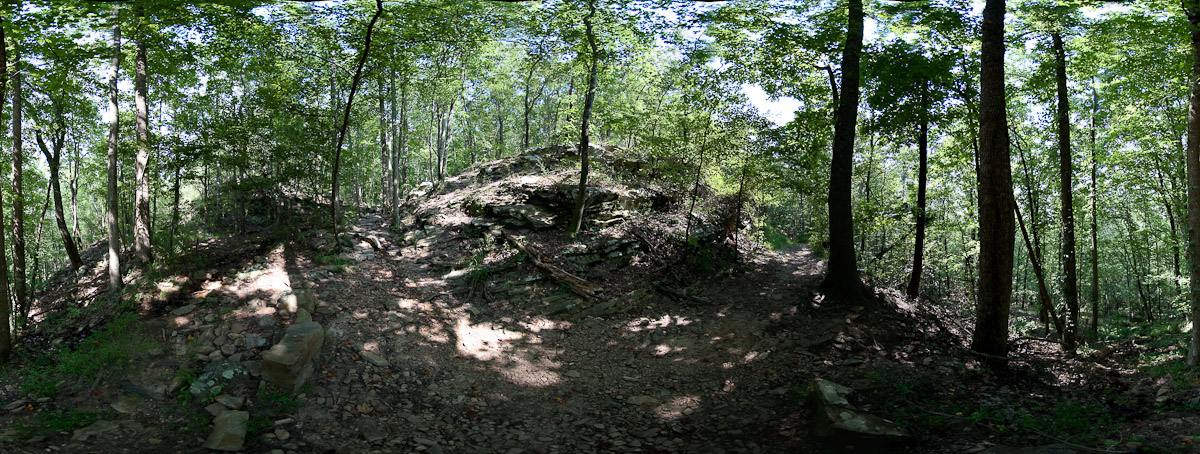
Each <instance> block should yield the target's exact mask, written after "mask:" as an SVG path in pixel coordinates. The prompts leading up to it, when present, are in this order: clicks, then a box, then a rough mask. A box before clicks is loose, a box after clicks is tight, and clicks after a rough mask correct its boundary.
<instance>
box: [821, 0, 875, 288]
mask: <svg viewBox="0 0 1200 454" xmlns="http://www.w3.org/2000/svg"><path fill="white" fill-rule="evenodd" d="M849 8H850V14H849V16H848V25H847V28H846V30H847V32H846V45H845V47H844V48H843V50H842V86H841V93H840V94H839V96H838V109H837V117H836V122H835V124H834V127H833V155H832V161H831V162H830V165H829V169H830V170H829V202H828V203H829V264H828V265H827V269H826V271H825V278H824V279H823V280H822V281H821V286H820V289H821V291H822V292H824V293H825V295H826V298H828V299H831V300H845V301H856V300H860V299H863V298H865V297H866V296H867V295H866V288H865V287H864V286H863V283H862V280H861V279H859V276H858V258H857V256H856V255H855V252H854V217H853V210H852V209H851V176H852V174H853V171H854V134H855V131H856V129H857V128H858V95H859V63H860V58H861V57H860V55H861V53H862V45H863V5H862V0H850V1H849Z"/></svg>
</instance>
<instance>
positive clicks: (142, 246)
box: [133, 4, 154, 267]
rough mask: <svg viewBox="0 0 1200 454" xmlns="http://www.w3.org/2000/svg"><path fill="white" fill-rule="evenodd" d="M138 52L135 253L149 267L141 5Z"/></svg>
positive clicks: (147, 127)
mask: <svg viewBox="0 0 1200 454" xmlns="http://www.w3.org/2000/svg"><path fill="white" fill-rule="evenodd" d="M135 8H136V9H135V11H136V12H137V26H138V36H137V53H136V56H135V57H134V58H135V59H136V60H137V61H136V62H135V63H134V76H133V92H134V103H135V108H136V109H137V113H136V115H135V116H136V117H137V120H136V121H137V126H136V128H137V142H138V143H137V146H138V148H137V160H136V162H135V163H134V168H133V172H134V181H135V183H134V184H135V185H136V186H137V194H136V196H135V200H134V205H133V211H134V216H133V253H134V259H135V260H136V261H137V264H138V266H140V267H146V266H149V265H150V262H152V261H153V260H154V254H153V251H151V249H150V180H149V179H148V178H147V172H146V170H147V166H149V164H150V105H149V103H148V102H147V98H148V95H149V88H148V87H147V84H146V29H145V27H146V18H145V10H144V8H143V7H142V6H141V5H140V4H138V5H137V6H136V7H135Z"/></svg>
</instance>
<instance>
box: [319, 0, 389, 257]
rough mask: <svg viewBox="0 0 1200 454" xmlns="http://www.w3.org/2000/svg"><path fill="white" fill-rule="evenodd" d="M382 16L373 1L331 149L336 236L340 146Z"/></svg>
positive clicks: (379, 2) (380, 5)
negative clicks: (369, 19)
mask: <svg viewBox="0 0 1200 454" xmlns="http://www.w3.org/2000/svg"><path fill="white" fill-rule="evenodd" d="M382 14H383V0H375V15H373V16H371V22H370V23H369V24H367V34H366V37H365V38H364V39H363V51H362V54H361V55H359V57H358V66H357V67H356V68H355V69H354V79H352V80H351V82H350V95H349V96H348V97H347V99H346V111H345V113H344V114H343V115H342V125H341V128H339V131H338V139H337V146H335V147H334V149H333V184H332V187H333V188H332V190H331V194H330V197H329V198H330V202H331V203H330V214H331V215H332V216H333V233H334V236H337V235H338V171H339V170H340V168H341V162H342V144H344V143H345V142H346V126H348V125H349V124H350V108H351V107H352V106H353V104H354V94H355V93H356V92H357V91H358V83H359V81H360V80H362V69H363V64H365V63H366V62H367V55H369V54H370V53H371V33H373V32H374V31H375V23H376V22H378V21H379V16H380V15H382Z"/></svg>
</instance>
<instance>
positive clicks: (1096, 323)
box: [1089, 85, 1179, 338]
mask: <svg viewBox="0 0 1200 454" xmlns="http://www.w3.org/2000/svg"><path fill="white" fill-rule="evenodd" d="M1097 104H1098V101H1097V99H1096V88H1095V86H1094V85H1093V87H1092V130H1091V131H1090V132H1091V139H1092V143H1091V146H1092V147H1091V148H1092V150H1091V151H1092V178H1091V180H1092V181H1091V183H1092V289H1091V294H1090V298H1089V299H1090V300H1091V303H1092V326H1091V327H1090V328H1091V331H1092V337H1093V338H1094V337H1097V336H1098V335H1099V334H1100V249H1099V248H1098V247H1097V229H1096V214H1097V212H1096V199H1097V198H1099V194H1098V193H1097V191H1098V190H1099V189H1098V187H1097V186H1096V168H1097V167H1098V164H1097V163H1096V110H1097V107H1098V106H1097ZM1175 244H1176V247H1179V246H1178V245H1179V243H1178V242H1176V243H1175ZM1175 255H1176V256H1177V257H1178V255H1179V254H1175ZM1176 274H1179V273H1178V272H1176Z"/></svg>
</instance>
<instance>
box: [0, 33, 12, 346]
mask: <svg viewBox="0 0 1200 454" xmlns="http://www.w3.org/2000/svg"><path fill="white" fill-rule="evenodd" d="M6 17H7V11H5V14H0V110H3V108H4V102H3V100H4V94H5V93H7V91H5V90H6V89H7V85H8V48H7V45H6V44H5V40H4V29H5V26H6V25H7V24H6V22H8V21H7V20H5V18H6ZM2 117H3V116H2V115H0V118H2ZM3 206H4V191H0V208H3ZM3 225H4V210H3V209H0V226H3ZM6 250H8V249H7V248H5V247H4V229H3V228H0V364H3V363H7V362H8V360H9V357H11V356H12V346H13V340H12V332H11V331H10V328H9V326H10V325H11V323H10V320H12V303H11V300H9V298H8V258H7V257H6V256H5V254H4V251H6Z"/></svg>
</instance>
